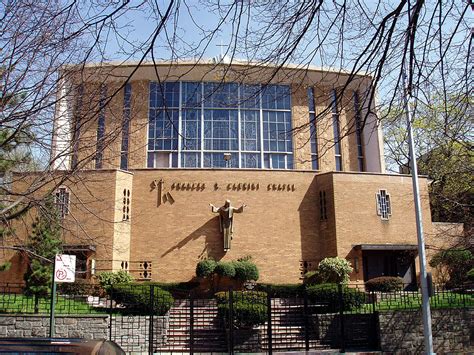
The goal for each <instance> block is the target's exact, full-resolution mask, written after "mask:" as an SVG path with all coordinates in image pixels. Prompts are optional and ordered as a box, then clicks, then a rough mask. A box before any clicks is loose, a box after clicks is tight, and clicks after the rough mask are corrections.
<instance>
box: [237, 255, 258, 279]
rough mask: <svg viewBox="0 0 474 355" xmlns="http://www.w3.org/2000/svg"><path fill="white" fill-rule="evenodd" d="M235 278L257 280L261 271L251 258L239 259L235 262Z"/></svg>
mask: <svg viewBox="0 0 474 355" xmlns="http://www.w3.org/2000/svg"><path fill="white" fill-rule="evenodd" d="M233 264H234V269H235V279H237V280H240V281H257V280H258V278H259V272H258V268H257V265H255V263H254V262H252V261H250V260H237V261H234V262H233Z"/></svg>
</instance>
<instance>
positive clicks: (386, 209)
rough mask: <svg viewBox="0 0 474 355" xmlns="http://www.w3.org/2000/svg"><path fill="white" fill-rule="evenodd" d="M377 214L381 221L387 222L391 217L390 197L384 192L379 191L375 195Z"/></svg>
mask: <svg viewBox="0 0 474 355" xmlns="http://www.w3.org/2000/svg"><path fill="white" fill-rule="evenodd" d="M376 200H377V214H378V215H379V216H380V217H381V218H382V219H383V220H388V219H389V217H390V216H391V215H392V207H391V204H390V195H389V194H388V193H387V191H386V190H379V192H377V195H376Z"/></svg>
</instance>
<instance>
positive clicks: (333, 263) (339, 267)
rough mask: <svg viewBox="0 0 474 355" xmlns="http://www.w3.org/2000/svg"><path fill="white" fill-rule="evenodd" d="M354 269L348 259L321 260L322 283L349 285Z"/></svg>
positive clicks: (319, 269) (319, 272) (319, 270)
mask: <svg viewBox="0 0 474 355" xmlns="http://www.w3.org/2000/svg"><path fill="white" fill-rule="evenodd" d="M352 270H353V269H352V267H351V265H350V264H349V262H348V261H347V260H346V259H343V258H339V257H334V258H325V259H323V260H321V262H320V263H319V265H318V275H319V277H320V278H321V282H322V283H347V281H349V274H350V273H351V272H352Z"/></svg>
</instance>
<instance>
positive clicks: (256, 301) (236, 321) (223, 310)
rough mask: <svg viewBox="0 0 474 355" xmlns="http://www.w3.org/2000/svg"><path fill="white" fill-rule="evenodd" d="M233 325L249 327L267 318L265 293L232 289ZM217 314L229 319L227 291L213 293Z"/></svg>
mask: <svg viewBox="0 0 474 355" xmlns="http://www.w3.org/2000/svg"><path fill="white" fill-rule="evenodd" d="M232 296H233V297H232V300H233V302H232V310H233V325H234V327H235V328H237V329H242V328H251V327H254V326H257V325H260V324H264V323H265V322H266V320H267V294H266V293H265V292H258V291H234V292H233V293H232ZM215 297H216V300H217V309H218V313H219V316H220V317H222V319H224V321H225V322H226V324H228V321H229V312H230V307H229V292H218V293H216V294H215Z"/></svg>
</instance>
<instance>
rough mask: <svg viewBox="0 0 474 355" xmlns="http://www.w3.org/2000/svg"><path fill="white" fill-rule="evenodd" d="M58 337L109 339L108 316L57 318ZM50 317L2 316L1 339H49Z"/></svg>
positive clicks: (0, 319) (56, 329)
mask: <svg viewBox="0 0 474 355" xmlns="http://www.w3.org/2000/svg"><path fill="white" fill-rule="evenodd" d="M55 324H56V326H55V332H56V335H55V336H56V337H61V338H87V339H105V338H108V337H109V317H108V316H107V315H98V316H95V315H87V316H74V315H67V316H56V317H55ZM47 336H49V317H48V316H46V315H43V316H40V315H1V316H0V337H20V338H28V337H47Z"/></svg>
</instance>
